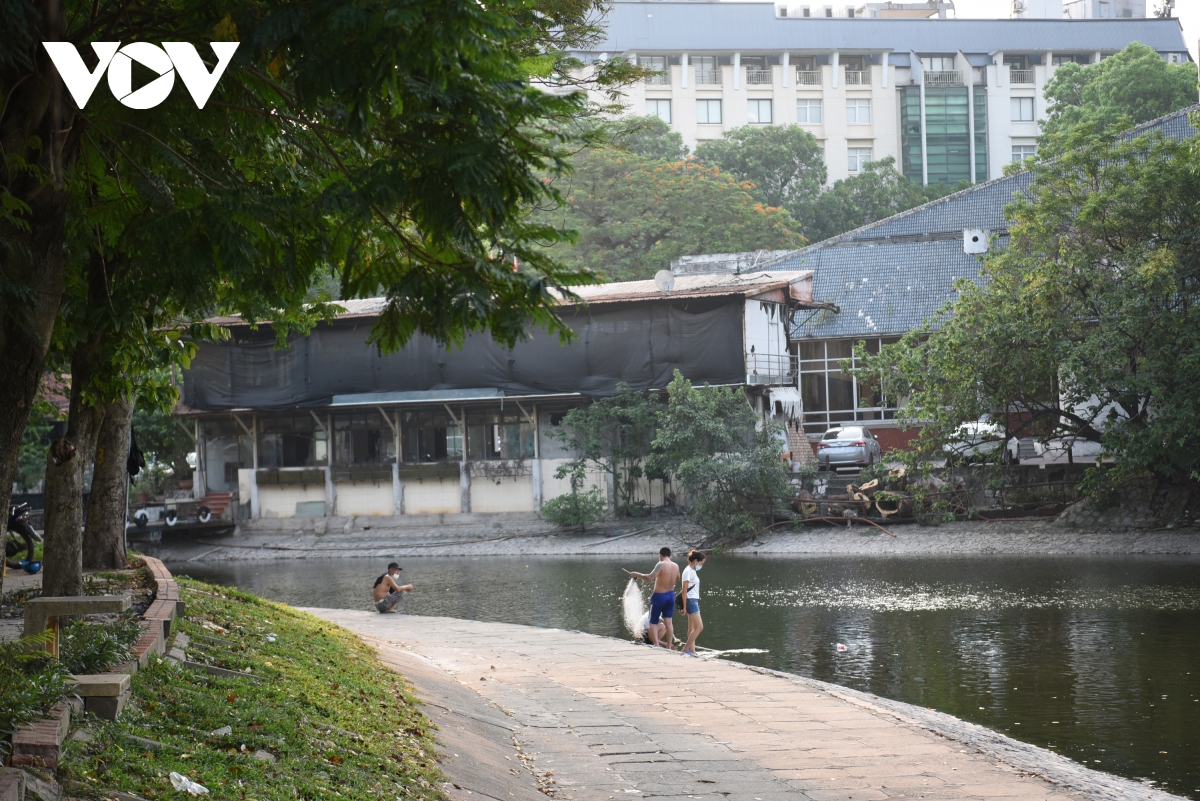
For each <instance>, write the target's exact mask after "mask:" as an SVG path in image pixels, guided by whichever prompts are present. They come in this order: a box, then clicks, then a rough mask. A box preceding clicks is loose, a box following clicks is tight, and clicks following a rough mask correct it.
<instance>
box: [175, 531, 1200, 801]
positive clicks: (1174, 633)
mask: <svg viewBox="0 0 1200 801" xmlns="http://www.w3.org/2000/svg"><path fill="white" fill-rule="evenodd" d="M654 561H655V560H654V557H653V555H649V556H647V557H646V558H645V559H642V560H640V561H639V560H631V559H628V558H625V559H620V560H615V559H608V558H600V557H588V558H585V559H569V558H547V557H539V558H533V557H521V558H482V557H481V558H460V559H447V558H424V559H413V560H409V561H408V562H407V563H405V578H406V580H409V581H412V582H413V583H414V584H416V585H417V592H416V593H414V594H413V596H412V597H411V598H410V599H409V601H407V607H406V609H405V610H404V611H406V612H409V613H413V614H419V615H447V616H451V617H460V618H469V619H475V620H495V621H504V622H511V623H525V624H529V625H535V626H543V627H555V628H568V629H578V630H582V631H587V632H591V633H594V634H602V635H609V636H626V632H625V628H624V626H623V624H622V610H621V600H620V598H621V592H622V590H623V589H624V587H625V583H626V577H625V575H624V574H623V573H622V572H621V571H620V570H619V569H618V567H628V568H631V569H638V570H647V569H649V568H650V567H651V566H653V563H654ZM643 562H644V563H645V564H642V563H643ZM1198 566H1200V560H1197V559H1195V558H1189V557H1164V558H1157V557H1094V558H1080V557H1070V558H1057V557H1036V558H1029V557H1019V558H1018V557H995V556H992V557H963V558H956V559H933V558H893V559H848V558H804V559H770V560H768V559H763V558H759V557H718V558H715V559H710V560H709V564H708V565H707V566H706V569H705V572H704V579H705V581H704V584H703V587H704V598H703V600H702V603H703V609H704V621H705V631H704V634H703V635H702V636H701V639H700V644H701V645H706V646H708V647H710V648H718V649H735V648H761V649H765V650H766V653H747V654H738V655H736V656H735V657H733V658H737V659H740V660H742V661H745V662H747V663H751V664H757V665H763V666H766V667H771V668H775V669H779V670H788V671H792V672H796V673H800V674H802V675H806V676H813V677H815V678H819V679H823V680H826V681H831V682H836V683H838V684H842V685H845V686H848V687H853V688H856V689H860V690H865V691H869V692H872V693H874V694H876V695H880V696H883V697H887V698H895V699H898V700H901V701H907V702H909V703H914V704H920V705H922V706H929V707H933V708H934V709H938V710H941V711H943V712H948V713H950V714H953V715H956V716H958V717H961V718H964V719H966V720H971V721H973V722H976V723H980V724H982V725H985V726H989V727H992V728H994V729H997V730H1000V731H1003V732H1005V733H1007V734H1009V735H1011V736H1013V737H1017V738H1019V739H1022V740H1026V741H1028V742H1032V743H1036V744H1038V745H1043V746H1046V747H1051V748H1053V749H1054V750H1055V751H1057V752H1059V753H1061V754H1064V755H1065V756H1069V757H1071V758H1074V759H1078V760H1080V761H1086V762H1087V763H1088V764H1089V765H1090V766H1092V767H1096V768H1099V769H1102V770H1107V771H1111V772H1113V773H1118V774H1121V775H1124V776H1129V777H1133V778H1138V779H1143V780H1146V781H1153V782H1155V786H1158V787H1160V788H1162V789H1165V790H1169V791H1172V792H1176V793H1179V794H1182V795H1187V796H1190V797H1192V798H1196V799H1200V748H1198V747H1197V746H1200V735H1198V730H1200V725H1198V724H1200V637H1197V636H1196V634H1197V632H1198V631H1200V572H1198V571H1197V569H1196V568H1197V567H1198ZM175 568H176V570H178V571H179V572H188V573H191V574H192V575H195V576H196V577H198V578H204V579H207V580H211V581H217V582H222V583H227V584H235V585H237V586H240V587H243V588H245V589H248V590H251V591H253V592H256V593H259V594H261V595H265V596H267V597H271V598H276V599H278V600H281V601H285V602H287V603H292V604H297V605H302V606H333V607H344V608H363V609H366V608H369V607H368V601H369V597H370V596H369V588H370V586H371V582H372V581H373V580H374V577H375V576H376V575H377V574H378V573H380V572H382V570H383V564H382V562H379V561H374V560H373V561H363V560H356V559H354V560H305V561H298V562H286V563H280V562H270V563H229V564H215V565H204V566H199V565H187V567H186V568H183V567H182V566H179V565H176V566H175ZM837 643H843V644H845V645H846V646H847V649H846V651H845V652H838V651H837V650H836V648H835V646H836V644H837ZM1193 668H1195V670H1193Z"/></svg>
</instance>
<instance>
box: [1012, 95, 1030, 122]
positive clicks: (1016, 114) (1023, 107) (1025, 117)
mask: <svg viewBox="0 0 1200 801" xmlns="http://www.w3.org/2000/svg"><path fill="white" fill-rule="evenodd" d="M1009 102H1010V103H1011V105H1012V121H1013V122H1033V98H1032V97H1014V98H1012V99H1011V100H1010V101H1009Z"/></svg>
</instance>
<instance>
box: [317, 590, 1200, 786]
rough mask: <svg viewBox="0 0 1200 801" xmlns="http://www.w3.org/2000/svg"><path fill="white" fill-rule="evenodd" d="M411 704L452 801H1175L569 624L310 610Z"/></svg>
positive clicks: (932, 722) (993, 736)
mask: <svg viewBox="0 0 1200 801" xmlns="http://www.w3.org/2000/svg"><path fill="white" fill-rule="evenodd" d="M306 611H310V612H312V613H313V614H316V615H319V616H321V617H324V618H326V619H327V620H330V621H332V622H334V623H337V624H340V625H342V626H345V627H347V628H349V629H351V630H353V631H355V632H357V633H358V634H360V635H361V636H363V637H364V638H366V639H367V641H368V642H369V643H371V644H372V645H374V646H375V648H376V650H377V651H378V652H379V654H380V657H381V659H382V661H383V662H384V664H387V665H389V666H391V667H393V668H394V669H396V670H399V671H401V672H402V673H403V674H404V675H405V676H407V677H408V678H409V679H410V680H411V681H412V682H413V684H414V686H415V688H416V690H417V692H418V694H419V695H420V696H421V697H422V698H423V699H425V703H426V705H427V706H426V711H427V713H428V714H429V716H430V717H431V718H432V719H433V721H434V722H435V723H437V724H438V726H439V728H440V730H441V734H440V735H439V739H440V740H441V744H442V747H443V749H445V752H446V753H445V754H444V761H443V763H442V768H443V770H444V771H445V772H446V773H447V775H448V776H449V777H450V779H451V780H452V784H451V785H450V786H448V787H447V794H448V795H449V796H450V797H451V798H452V799H454V800H455V801H466V799H475V798H497V799H500V798H508V799H518V801H520V800H521V799H524V800H525V801H536V799H538V798H542V799H544V798H545V797H546V796H550V797H553V798H559V799H567V800H568V801H575V800H577V799H612V798H631V797H632V798H645V797H652V796H670V797H674V798H703V799H729V798H732V799H739V801H742V800H744V801H751V800H752V801H782V800H783V799H793V798H794V799H805V801H860V800H862V801H871V800H873V799H892V798H926V799H945V800H946V801H950V800H951V799H953V800H954V801H976V800H977V801H983V799H1009V800H1010V801H1018V800H1020V801H1067V799H1068V798H1070V799H1076V800H1078V799H1095V800H1096V801H1101V800H1102V801H1117V799H1122V801H1127V800H1130V799H1148V800H1149V801H1180V800H1179V797H1178V796H1173V795H1170V794H1168V793H1164V792H1161V791H1159V790H1155V789H1153V788H1151V787H1148V786H1145V785H1142V784H1139V783H1137V782H1133V781H1130V780H1127V779H1122V778H1119V777H1116V776H1112V775H1110V774H1106V773H1101V772H1099V771H1094V770H1091V769H1089V768H1087V767H1085V766H1083V765H1081V764H1079V763H1076V762H1073V761H1071V760H1069V759H1066V758H1064V757H1061V756H1059V755H1057V754H1054V753H1052V752H1050V751H1047V750H1045V749H1041V748H1037V747H1036V746H1032V745H1028V744H1025V743H1021V742H1018V741H1016V740H1012V739H1010V738H1008V737H1005V736H1004V735H1001V734H998V733H996V732H993V731H991V730H988V729H984V728H982V727H980V726H976V725H974V724H970V723H966V722H964V721H961V720H958V719H956V718H953V717H951V716H949V715H944V714H941V713H938V712H933V711H931V710H927V709H921V708H919V707H914V706H911V705H908V704H903V703H899V702H894V701H886V700H883V699H880V698H877V697H875V696H871V695H868V694H865V693H860V692H855V691H852V690H847V689H844V688H841V687H837V686H834V685H830V684H826V683H824V682H819V681H814V680H811V679H806V678H802V677H799V676H792V675H788V674H783V673H777V672H774V671H769V670H763V669H758V668H752V667H749V666H745V665H740V664H737V663H733V662H727V661H724V660H721V659H696V658H690V657H684V656H682V655H680V654H679V653H677V652H673V653H669V652H666V651H664V650H661V649H657V648H650V647H648V646H639V645H635V644H633V643H630V642H625V641H621V640H616V639H611V638H605V637H597V636H593V635H588V634H581V633H578V632H569V631H560V630H546V629H537V628H533V627H529V626H516V625H508V624H494V623H482V622H475V621H465V620H453V619H448V618H432V617H410V616H400V615H380V614H377V613H374V612H360V611H354V610H334V609H310V610H306Z"/></svg>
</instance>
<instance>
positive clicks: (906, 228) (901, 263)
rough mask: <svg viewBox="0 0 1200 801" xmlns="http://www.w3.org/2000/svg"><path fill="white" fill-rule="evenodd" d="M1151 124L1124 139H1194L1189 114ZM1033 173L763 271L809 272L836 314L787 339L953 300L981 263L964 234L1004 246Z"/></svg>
mask: <svg viewBox="0 0 1200 801" xmlns="http://www.w3.org/2000/svg"><path fill="white" fill-rule="evenodd" d="M1198 110H1200V106H1192V107H1190V108H1187V109H1183V110H1181V111H1178V112H1175V113H1173V114H1169V115H1167V116H1165V117H1160V118H1158V119H1156V120H1151V121H1150V122H1147V123H1145V124H1143V125H1139V126H1138V127H1136V128H1133V129H1131V130H1130V131H1127V132H1125V133H1124V134H1122V136H1121V138H1122V139H1126V140H1127V139H1129V138H1132V137H1135V136H1141V135H1144V134H1147V133H1150V132H1151V131H1160V132H1162V134H1163V135H1164V136H1167V137H1169V138H1172V139H1185V138H1190V137H1193V136H1195V135H1196V134H1197V131H1196V129H1195V128H1193V127H1192V126H1191V123H1190V121H1189V114H1192V113H1195V112H1197V111H1198ZM1032 180H1033V173H1031V172H1023V173H1018V174H1017V175H1011V176H1006V177H1003V178H997V179H995V180H993V181H988V182H987V183H983V184H979V185H977V186H973V187H970V188H969V189H964V190H962V191H961V192H956V193H954V194H952V195H947V196H946V197H943V198H939V199H938V200H934V201H932V202H930V203H926V204H924V205H922V206H917V207H916V208H912V209H909V210H908V211H905V212H901V213H900V214H896V215H893V216H891V217H888V218H886V219H883V220H879V221H877V222H874V223H871V224H869V225H865V226H863V227H862V228H856V229H855V230H853V231H847V232H846V233H844V234H840V235H838V236H835V237H832V238H830V239H826V240H825V241H823V242H818V243H816V244H815V245H810V246H808V247H806V248H804V249H802V250H798V251H796V252H795V253H793V254H792V255H791V256H789V257H788V258H786V259H783V260H781V261H779V262H777V263H776V264H774V265H771V266H768V267H767V268H766V269H768V270H771V269H779V270H812V271H813V273H814V276H813V300H814V301H816V302H826V303H833V304H836V305H837V306H838V307H839V308H840V309H841V312H840V313H839V314H830V313H827V312H823V313H816V314H804V313H801V314H799V315H797V317H796V320H797V324H796V326H795V328H794V330H793V336H795V337H798V338H819V339H832V338H842V337H859V336H881V335H888V334H902V333H905V332H907V331H910V330H912V329H913V328H916V327H918V326H919V325H920V324H921V323H922V322H923V321H925V320H927V319H930V318H932V317H933V316H934V315H936V313H937V312H938V310H939V309H941V308H942V306H944V305H945V304H946V303H947V302H948V301H950V300H952V299H953V298H954V295H955V292H954V284H955V282H956V281H958V280H959V279H968V280H971V281H976V282H977V281H979V280H980V268H981V264H980V258H979V256H977V255H974V254H969V253H965V252H964V251H963V229H967V228H982V229H986V230H988V231H990V232H991V233H992V234H994V235H996V236H997V237H998V240H997V243H996V244H994V245H993V247H996V246H1003V245H1004V244H1005V242H1006V241H1007V229H1008V222H1007V220H1006V219H1005V215H1004V207H1005V206H1006V205H1007V204H1009V203H1010V202H1012V200H1013V195H1014V194H1016V193H1018V192H1022V191H1024V190H1025V188H1026V187H1028V186H1029V183H1030V181H1032Z"/></svg>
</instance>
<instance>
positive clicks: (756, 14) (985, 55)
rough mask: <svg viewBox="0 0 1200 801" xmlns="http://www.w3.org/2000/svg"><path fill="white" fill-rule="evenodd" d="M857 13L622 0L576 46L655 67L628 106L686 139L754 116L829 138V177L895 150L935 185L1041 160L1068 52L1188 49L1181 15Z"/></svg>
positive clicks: (1084, 57)
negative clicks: (1045, 123)
mask: <svg viewBox="0 0 1200 801" xmlns="http://www.w3.org/2000/svg"><path fill="white" fill-rule="evenodd" d="M812 9H818V10H819V11H820V14H819V15H818V14H817V13H816V12H814V11H813V10H812ZM806 10H807V11H809V12H810V13H809V15H804V14H803V12H804V11H806ZM826 12H828V13H826ZM854 13H855V11H854V9H852V8H850V7H844V8H841V9H840V10H838V11H836V13H835V8H834V7H833V6H828V7H826V6H812V7H809V6H803V7H790V6H781V5H778V4H775V3H719V2H718V3H714V2H654V1H653V0H651V1H650V2H616V3H614V4H613V6H612V8H611V10H610V11H609V14H608V17H607V19H606V29H607V36H606V38H605V39H604V41H602V42H600V43H599V44H598V45H597V46H596V49H595V50H593V51H589V52H587V53H582V54H580V55H581V56H582V58H583V59H584V61H585V62H589V61H595V60H605V59H609V58H613V57H624V58H628V59H631V60H634V61H636V62H637V63H639V64H641V65H643V66H645V67H648V68H650V69H653V70H655V72H656V74H655V75H652V76H650V77H649V78H647V79H646V80H645V81H643V82H640V83H638V84H636V85H633V86H630V87H627V89H626V90H625V92H624V104H625V109H626V111H627V113H628V114H630V115H643V114H650V115H655V116H658V117H660V118H662V119H663V120H665V121H666V122H668V123H669V124H670V125H671V127H672V128H673V129H674V130H676V131H678V132H679V133H680V134H682V136H683V139H684V142H685V144H687V145H688V146H689V147H690V148H693V149H694V148H695V147H696V146H697V145H698V144H700V143H702V142H704V141H707V140H712V139H719V138H721V137H722V136H724V134H725V132H726V131H728V130H730V129H732V128H737V127H740V126H743V125H787V124H798V125H801V126H803V127H804V129H805V130H807V131H809V132H811V133H812V134H813V136H815V137H816V138H817V139H818V140H819V141H820V142H821V144H822V146H823V147H824V150H825V161H826V165H827V167H828V170H829V181H830V183H832V182H834V181H836V180H838V179H841V178H846V177H848V176H851V175H854V174H856V173H858V172H859V171H860V170H861V169H862V165H863V164H865V163H866V162H868V161H873V160H879V159H882V158H886V157H888V156H892V157H894V158H895V159H896V163H897V166H898V167H900V168H902V170H903V171H904V173H905V174H906V175H907V176H908V177H909V178H910V179H913V180H915V181H918V182H921V183H926V184H928V183H951V184H953V183H958V182H960V181H964V180H968V181H971V182H973V183H977V182H982V181H986V180H990V179H992V178H997V177H999V176H1001V175H1002V174H1003V171H1004V166H1005V165H1006V164H1008V163H1009V162H1011V161H1014V160H1018V159H1024V158H1026V157H1029V156H1032V155H1034V154H1035V139H1036V137H1037V123H1038V120H1041V119H1044V118H1045V114H1046V108H1045V101H1044V100H1043V99H1042V92H1043V89H1044V87H1045V84H1046V81H1047V80H1049V79H1050V78H1051V77H1052V76H1053V75H1054V71H1055V70H1056V69H1057V67H1058V66H1060V65H1061V64H1063V63H1065V62H1067V61H1074V62H1079V63H1095V62H1097V61H1099V60H1100V59H1102V58H1104V57H1106V56H1108V55H1111V54H1113V53H1115V52H1117V51H1119V50H1121V49H1123V48H1124V47H1125V46H1127V45H1128V44H1130V43H1131V42H1135V41H1136V42H1142V43H1144V44H1147V45H1149V46H1150V47H1153V48H1154V49H1155V50H1157V51H1158V52H1160V53H1162V54H1163V57H1164V58H1166V59H1168V60H1170V61H1173V62H1179V61H1183V60H1186V59H1188V58H1189V56H1188V54H1187V47H1186V45H1185V44H1184V40H1183V34H1182V29H1181V28H1180V26H1179V22H1178V20H1175V19H1081V20H1067V19H1016V20H974V19H972V20H958V19H939V18H936V17H934V18H880V17H870V16H851V15H852V14H854ZM596 100H597V101H600V100H601V98H599V97H597V98H596Z"/></svg>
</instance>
